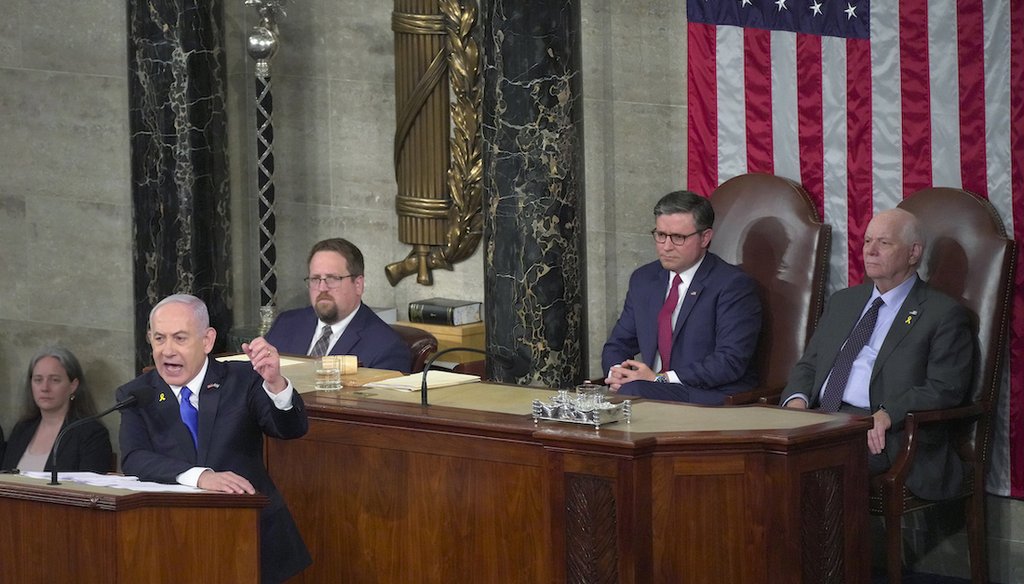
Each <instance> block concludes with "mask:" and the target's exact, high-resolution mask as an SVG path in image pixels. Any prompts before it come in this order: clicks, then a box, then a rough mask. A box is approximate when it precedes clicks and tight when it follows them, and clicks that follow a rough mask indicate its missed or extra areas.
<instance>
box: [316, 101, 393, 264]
mask: <svg viewBox="0 0 1024 584" xmlns="http://www.w3.org/2000/svg"><path fill="white" fill-rule="evenodd" d="M330 99H331V104H330V108H331V110H330V111H331V117H330V125H329V127H330V133H331V136H330V144H331V163H332V165H331V184H332V191H333V201H332V204H333V205H334V206H336V207H346V208H347V207H352V208H364V209H381V210H383V209H389V210H392V212H393V209H394V204H395V202H394V195H395V192H396V189H397V186H396V182H395V170H394V169H395V165H394V162H393V161H394V133H395V88H394V85H389V84H383V83H362V82H341V81H332V82H331V95H330ZM396 224H397V223H396ZM395 239H396V241H397V233H396V235H395ZM396 259H401V258H396Z"/></svg>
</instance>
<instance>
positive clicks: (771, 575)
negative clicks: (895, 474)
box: [267, 383, 870, 584]
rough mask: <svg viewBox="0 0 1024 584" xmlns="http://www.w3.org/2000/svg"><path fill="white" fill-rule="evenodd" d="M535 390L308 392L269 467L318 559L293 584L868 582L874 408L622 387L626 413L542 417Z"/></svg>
mask: <svg viewBox="0 0 1024 584" xmlns="http://www.w3.org/2000/svg"><path fill="white" fill-rule="evenodd" d="M550 395H551V393H550V392H549V391H547V390H541V389H534V388H525V387H512V386H503V385H495V384H486V383H476V384H469V385H462V386H455V387H450V388H440V389H433V390H431V394H430V402H431V404H432V405H431V406H429V407H427V408H424V407H422V406H420V405H419V395H418V393H415V392H414V393H399V392H395V391H391V390H379V389H367V388H363V389H359V388H355V389H354V388H346V389H343V390H342V391H340V392H311V393H304V395H303V398H304V399H305V400H306V404H307V406H308V410H309V415H310V430H309V433H308V434H307V435H306V436H305V437H304V438H302V439H299V440H289V441H280V440H270V441H269V443H268V451H267V459H268V466H269V468H270V473H271V475H272V476H273V478H274V481H275V482H276V483H277V485H278V487H279V488H280V489H281V491H282V492H283V494H284V497H285V500H286V501H287V502H288V505H289V507H290V509H291V511H292V514H293V515H294V516H295V519H296V521H297V522H298V525H299V529H300V530H301V531H302V535H303V537H304V538H305V540H306V544H307V545H308V546H309V548H310V552H311V553H312V555H313V565H312V566H311V567H310V568H309V569H307V570H306V571H305V572H304V573H303V574H302V575H301V576H299V577H298V578H297V579H296V580H295V581H299V582H346V583H349V584H354V583H363V582H365V583H371V582H372V583H394V584H408V583H417V582H424V583H427V582H429V583H439V584H452V583H455V584H476V583H496V584H507V583H514V582H521V583H523V584H537V583H562V582H570V583H580V584H583V583H588V584H589V583H597V582H620V583H638V584H640V583H649V582H658V583H672V584H678V583H683V582H707V583H715V584H738V583H745V582H749V583H755V582H756V583H775V582H785V583H800V582H802V583H805V584H817V583H820V582H847V583H860V582H867V581H868V580H869V571H870V559H869V545H868V540H867V538H866V536H865V533H866V527H867V516H868V514H867V487H868V475H867V444H866V438H865V433H866V431H867V429H868V428H869V426H870V422H869V421H866V420H863V419H856V418H852V417H847V416H833V415H825V414H819V413H815V412H805V411H796V410H785V409H780V408H775V407H769V406H749V407H745V406H743V407H731V408H727V407H699V406H690V405H683V404H671V403H666V402H654V401H640V400H637V401H634V402H633V415H632V422H631V423H630V424H626V423H623V422H617V423H615V424H611V425H607V426H602V427H601V429H600V430H595V429H594V428H593V427H589V426H580V425H575V424H565V423H558V422H547V421H541V422H540V423H539V424H536V425H535V424H534V421H533V419H532V417H531V416H530V414H529V412H530V404H531V401H532V399H534V398H535V397H537V398H539V399H543V400H547V399H548V398H549V397H550Z"/></svg>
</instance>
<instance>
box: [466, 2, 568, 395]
mask: <svg viewBox="0 0 1024 584" xmlns="http://www.w3.org/2000/svg"><path fill="white" fill-rule="evenodd" d="M480 13H481V17H480V18H481V27H482V38H483V39H484V40H483V42H482V43H481V47H482V51H483V54H484V59H483V60H484V65H483V74H484V103H483V141H484V172H483V175H484V179H483V180H484V237H485V241H486V247H485V268H484V270H485V274H484V283H485V293H484V299H485V303H486V324H487V347H488V350H490V351H492V352H494V353H497V354H500V355H506V356H508V355H514V356H515V359H516V360H517V368H518V369H520V370H519V371H514V370H513V371H510V370H507V369H502V368H500V367H497V366H496V365H495V364H494V363H493V361H492V363H491V367H492V368H493V369H494V370H493V371H490V372H489V373H490V374H491V375H492V376H493V377H494V378H495V379H498V380H501V381H514V382H519V383H525V384H533V385H544V386H549V387H570V386H572V385H575V384H576V383H578V382H579V381H580V380H581V379H582V378H583V377H585V376H586V375H587V372H586V371H585V370H584V368H585V367H586V363H587V359H586V355H585V352H586V350H585V347H586V338H587V331H586V328H587V327H586V311H585V310H584V307H585V297H584V294H585V285H586V281H587V278H586V275H585V272H584V269H585V267H584V266H585V241H584V239H585V233H586V232H585V229H584V222H583V220H584V212H583V211H584V209H583V201H584V191H583V93H582V88H581V82H580V81H581V80H580V76H581V63H580V26H581V24H580V2H579V0H514V1H509V0H483V1H482V2H481V10H480ZM525 363H529V370H528V371H526V372H525V373H524V372H523V371H522V369H523V366H524V364H525ZM519 373H522V375H519Z"/></svg>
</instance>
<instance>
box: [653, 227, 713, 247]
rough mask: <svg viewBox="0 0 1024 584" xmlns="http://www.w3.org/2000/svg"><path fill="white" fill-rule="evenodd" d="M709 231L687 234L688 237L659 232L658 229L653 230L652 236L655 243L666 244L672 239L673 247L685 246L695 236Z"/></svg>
mask: <svg viewBox="0 0 1024 584" xmlns="http://www.w3.org/2000/svg"><path fill="white" fill-rule="evenodd" d="M705 231H707V229H698V230H697V231H694V232H693V233H687V234H686V235H680V234H678V233H665V232H664V231H658V230H657V229H652V230H651V235H653V236H654V241H655V242H657V243H665V240H667V239H671V240H672V245H683V244H684V243H686V240H687V239H690V238H691V237H693V236H694V235H699V234H701V233H704V232H705Z"/></svg>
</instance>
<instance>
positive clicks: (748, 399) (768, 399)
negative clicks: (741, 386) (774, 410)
mask: <svg viewBox="0 0 1024 584" xmlns="http://www.w3.org/2000/svg"><path fill="white" fill-rule="evenodd" d="M781 395H782V389H781V388H778V387H755V388H754V389H751V390H749V391H741V392H739V393H734V394H732V395H728V396H725V405H727V406H740V405H744V404H754V403H762V404H772V405H774V404H778V403H779V396H781Z"/></svg>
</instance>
